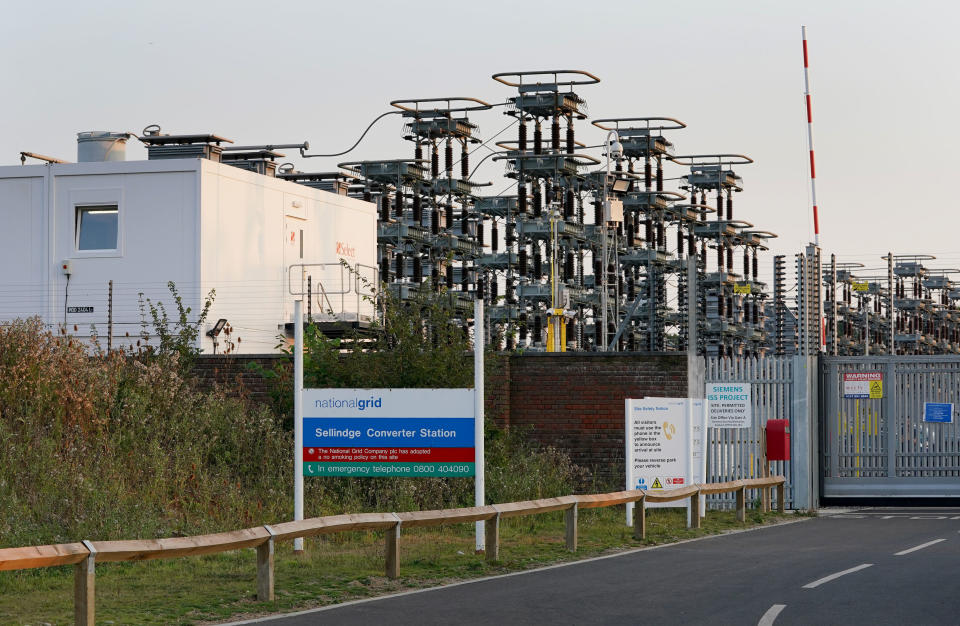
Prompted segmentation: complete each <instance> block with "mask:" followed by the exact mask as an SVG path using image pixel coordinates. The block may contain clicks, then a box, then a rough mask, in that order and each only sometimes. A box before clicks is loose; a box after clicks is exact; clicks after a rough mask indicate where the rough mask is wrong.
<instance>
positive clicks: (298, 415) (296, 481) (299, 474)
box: [293, 300, 303, 553]
mask: <svg viewBox="0 0 960 626" xmlns="http://www.w3.org/2000/svg"><path fill="white" fill-rule="evenodd" d="M293 317H294V325H293V328H294V330H293V466H294V467H293V520H294V521H296V522H299V521H300V520H302V519H303V301H302V300H296V301H294V303H293ZM293 551H294V553H297V552H303V537H297V538H295V539H294V540H293Z"/></svg>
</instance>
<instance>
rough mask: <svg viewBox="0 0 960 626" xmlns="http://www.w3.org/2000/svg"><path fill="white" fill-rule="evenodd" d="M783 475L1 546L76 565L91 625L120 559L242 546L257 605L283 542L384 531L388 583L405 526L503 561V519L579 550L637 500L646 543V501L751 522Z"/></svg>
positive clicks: (82, 609)
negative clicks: (730, 507)
mask: <svg viewBox="0 0 960 626" xmlns="http://www.w3.org/2000/svg"><path fill="white" fill-rule="evenodd" d="M785 482H786V479H785V478H784V477H783V476H771V477H767V478H755V479H748V480H735V481H729V482H723V483H707V484H699V485H689V486H687V487H680V488H678V489H670V490H658V491H656V492H651V491H644V490H640V489H638V490H632V491H618V492H613V493H601V494H592V495H571V496H561V497H558V498H545V499H542V500H528V501H525V502H509V503H506V504H493V505H488V506H479V507H467V508H461V509H441V510H436V511H411V512H404V513H358V514H352V515H333V516H328V517H315V518H312V519H306V520H302V521H294V522H284V523H281V524H274V525H271V526H257V527H254V528H246V529H243V530H236V531H233V532H226V533H216V534H211V535H198V536H194V537H173V538H169V539H136V540H129V541H128V540H121V541H82V542H79V543H64V544H56V545H46V546H28V547H22V548H4V549H0V570H22V569H30V568H38V567H53V566H57V565H73V566H74V621H75V622H76V623H77V624H79V625H84V626H87V625H92V624H94V618H95V610H94V608H95V593H94V592H95V580H96V569H95V568H96V564H97V563H109V562H117V561H145V560H150V559H170V558H177V557H183V556H198V555H204V554H216V553H219V552H229V551H232V550H241V549H244V548H256V550H257V600H260V601H271V600H273V599H274V549H275V546H276V543H277V542H279V541H290V540H292V539H294V538H296V537H314V536H318V535H323V534H330V533H335V532H346V531H356V530H382V531H384V534H385V548H386V550H385V556H386V559H385V560H386V563H385V571H386V575H387V576H388V577H390V578H397V577H399V575H400V529H401V528H416V527H418V526H442V525H446V524H461V523H472V522H478V521H485V522H486V524H485V533H486V537H485V540H486V541H485V547H486V549H485V556H486V559H487V560H488V561H497V560H499V558H500V520H501V519H503V518H508V517H517V516H522V515H538V514H541V513H549V512H551V511H564V512H565V521H566V528H565V539H566V547H567V549H568V550H570V551H576V549H577V514H578V511H579V510H580V509H588V508H599V507H607V506H616V505H619V504H627V503H629V502H636V503H637V506H635V507H634V521H633V524H634V526H633V530H634V536H635V537H636V538H637V539H639V540H642V539H645V538H646V503H648V502H650V503H654V502H675V501H678V500H686V499H688V498H689V499H690V500H691V506H690V510H691V511H699V510H700V501H701V498H705V497H710V496H715V495H717V494H735V496H734V497H735V502H736V508H737V519H738V520H740V521H741V522H742V521H745V520H746V501H747V496H748V493H747V492H748V490H755V491H759V492H761V493H763V494H764V497H762V498H761V501H762V502H763V505H762V510H763V511H764V512H766V511H768V510H769V508H768V505H767V503H768V502H770V497H769V490H770V489H771V488H773V487H776V491H777V498H776V501H777V502H778V510H779V511H780V512H781V513H782V512H783V510H784V493H783V491H784V483H785ZM691 526H692V527H694V528H699V527H700V516H699V515H693V516H692V518H691Z"/></svg>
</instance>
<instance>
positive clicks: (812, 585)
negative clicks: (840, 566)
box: [803, 563, 873, 589]
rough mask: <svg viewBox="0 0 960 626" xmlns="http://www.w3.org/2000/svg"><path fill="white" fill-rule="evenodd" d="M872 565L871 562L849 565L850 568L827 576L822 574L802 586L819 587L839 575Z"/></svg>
mask: <svg viewBox="0 0 960 626" xmlns="http://www.w3.org/2000/svg"><path fill="white" fill-rule="evenodd" d="M872 565H873V563H864V564H862V565H858V566H856V567H851V568H850V569H845V570H843V571H842V572H837V573H836V574H830V575H829V576H824V577H823V578H820V579H818V580H815V581H813V582H812V583H807V584H806V585H804V586H803V588H804V589H815V588H817V587H819V586H820V585H822V584H823V583H828V582H830V581H831V580H835V579H837V578H840V577H841V576H846V575H847V574H852V573H854V572H859V571H860V570H862V569H867V568H868V567H871V566H872Z"/></svg>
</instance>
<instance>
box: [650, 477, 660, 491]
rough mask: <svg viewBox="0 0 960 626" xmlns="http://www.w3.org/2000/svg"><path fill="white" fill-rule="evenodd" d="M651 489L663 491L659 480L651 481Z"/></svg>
mask: <svg viewBox="0 0 960 626" xmlns="http://www.w3.org/2000/svg"><path fill="white" fill-rule="evenodd" d="M651 489H663V484H662V483H661V482H660V479H659V478H654V479H653V485H651Z"/></svg>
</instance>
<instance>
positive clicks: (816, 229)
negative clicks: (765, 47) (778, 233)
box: [800, 26, 820, 247]
mask: <svg viewBox="0 0 960 626" xmlns="http://www.w3.org/2000/svg"><path fill="white" fill-rule="evenodd" d="M800 33H801V35H803V95H804V99H805V100H806V102H807V146H808V147H809V148H810V198H811V199H812V200H813V242H814V244H816V245H817V247H819V246H820V217H819V215H818V214H817V168H816V166H815V165H814V160H813V112H812V109H811V107H810V63H809V60H808V58H807V27H806V26H801V27H800Z"/></svg>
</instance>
